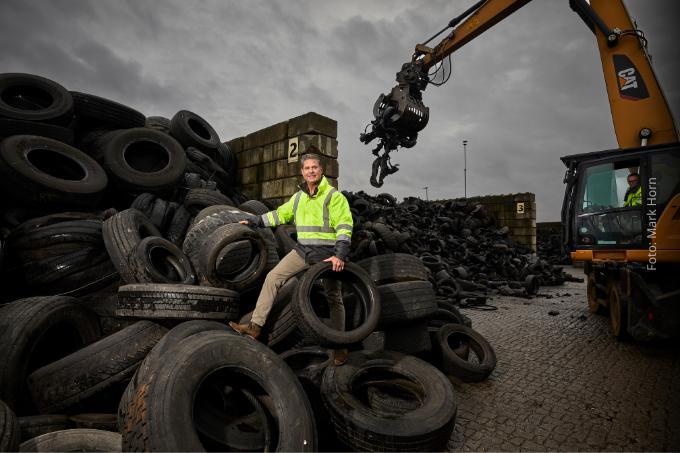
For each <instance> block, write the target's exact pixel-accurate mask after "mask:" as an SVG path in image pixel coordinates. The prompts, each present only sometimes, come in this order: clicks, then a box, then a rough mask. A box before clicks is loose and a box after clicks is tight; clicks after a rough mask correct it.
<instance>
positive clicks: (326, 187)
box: [229, 154, 353, 365]
mask: <svg viewBox="0 0 680 453" xmlns="http://www.w3.org/2000/svg"><path fill="white" fill-rule="evenodd" d="M300 164H301V172H302V177H303V178H304V182H303V183H302V184H300V186H299V187H300V190H299V191H298V192H297V193H295V195H293V196H292V197H291V198H290V200H288V202H286V203H284V204H282V205H281V206H279V208H278V209H276V210H275V211H270V212H268V213H266V214H264V215H262V216H261V217H260V218H258V219H257V221H256V222H254V223H257V226H268V227H276V226H278V225H281V224H284V223H289V222H291V221H293V222H294V223H295V226H296V230H297V244H296V246H295V248H294V249H293V250H292V251H291V252H290V253H288V254H287V255H286V256H285V257H283V259H282V260H281V261H280V262H279V264H277V265H276V267H274V269H272V270H271V271H270V272H269V274H267V277H266V278H265V281H264V284H263V285H262V290H261V291H260V295H259V297H258V299H257V303H256V305H255V310H254V311H253V316H252V318H251V321H250V323H249V324H236V323H234V322H230V323H229V325H230V326H231V327H232V329H234V330H236V331H237V332H240V333H242V334H244V335H249V336H251V337H253V338H254V339H257V338H258V337H259V336H260V332H261V330H262V326H264V324H265V321H266V320H267V315H269V312H270V310H271V308H272V304H273V303H274V298H275V297H276V293H277V292H278V290H279V289H280V288H281V286H283V284H284V283H285V282H286V280H288V279H289V278H290V277H291V276H293V275H294V274H296V273H298V272H299V271H301V270H303V269H305V268H307V267H309V265H310V264H315V263H318V262H320V261H327V262H330V263H332V265H333V271H335V272H340V271H342V270H343V268H344V266H345V261H346V260H347V255H348V254H349V246H350V240H351V237H352V227H353V221H352V214H351V212H350V210H349V203H348V202H347V199H346V198H345V196H344V195H343V194H342V193H340V192H339V191H338V190H337V189H335V188H334V187H333V186H331V185H330V183H329V182H328V180H327V179H326V177H325V176H323V168H322V165H321V159H320V158H319V157H318V156H317V155H314V154H305V155H303V156H302V157H301V159H300ZM241 223H245V224H247V223H249V222H248V221H242V222H241ZM324 286H325V288H326V295H327V296H328V305H329V309H330V318H331V319H330V321H331V327H332V328H334V329H337V330H343V329H344V328H345V308H344V305H343V302H342V294H341V292H340V283H339V282H338V281H337V280H332V279H324ZM333 358H334V362H335V364H336V365H342V364H343V363H345V361H346V360H347V350H346V349H341V350H336V351H334V353H333Z"/></svg>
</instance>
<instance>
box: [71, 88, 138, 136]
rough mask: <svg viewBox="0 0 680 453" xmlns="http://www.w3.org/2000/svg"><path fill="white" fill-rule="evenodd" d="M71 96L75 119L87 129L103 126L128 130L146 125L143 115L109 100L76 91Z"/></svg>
mask: <svg viewBox="0 0 680 453" xmlns="http://www.w3.org/2000/svg"><path fill="white" fill-rule="evenodd" d="M71 96H73V110H74V113H75V115H76V118H78V119H79V120H84V121H85V122H87V123H88V126H89V128H92V127H93V125H98V126H101V125H103V126H107V127H108V128H110V129H128V128H133V127H144V125H145V124H146V117H145V116H144V115H143V114H141V113H140V112H138V111H137V110H135V109H133V108H130V107H128V106H126V105H123V104H119V103H118V102H115V101H112V100H110V99H105V98H102V97H99V96H94V95H92V94H86V93H79V92H77V91H71Z"/></svg>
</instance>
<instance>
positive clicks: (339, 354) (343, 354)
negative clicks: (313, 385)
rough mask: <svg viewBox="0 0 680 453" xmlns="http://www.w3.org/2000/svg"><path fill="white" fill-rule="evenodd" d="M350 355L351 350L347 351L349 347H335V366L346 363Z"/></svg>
mask: <svg viewBox="0 0 680 453" xmlns="http://www.w3.org/2000/svg"><path fill="white" fill-rule="evenodd" d="M348 356H349V352H347V349H335V350H334V351H333V365H335V366H341V365H344V364H345V362H347V357H348Z"/></svg>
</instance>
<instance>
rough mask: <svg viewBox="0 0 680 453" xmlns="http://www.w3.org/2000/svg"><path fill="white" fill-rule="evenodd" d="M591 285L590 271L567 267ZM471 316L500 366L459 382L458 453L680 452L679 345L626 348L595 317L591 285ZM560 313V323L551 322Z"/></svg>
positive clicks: (503, 303)
mask: <svg viewBox="0 0 680 453" xmlns="http://www.w3.org/2000/svg"><path fill="white" fill-rule="evenodd" d="M567 270H568V271H569V272H570V273H571V274H572V275H574V276H578V277H582V276H583V274H582V270H581V269H577V268H573V269H572V268H569V269H567ZM540 295H541V296H540V297H537V298H534V299H530V300H527V299H520V298H512V297H502V298H495V299H493V300H491V301H490V302H489V303H490V304H492V305H495V306H497V307H498V310H497V311H474V310H465V311H464V313H465V314H467V315H469V316H470V317H471V318H472V327H473V328H474V329H475V330H477V331H479V332H480V333H482V334H483V335H484V336H485V337H486V338H487V339H488V340H489V341H490V343H491V344H492V346H493V347H494V349H495V351H496V355H497V358H498V365H497V367H496V369H495V371H494V372H493V374H492V375H491V377H490V378H489V379H488V380H487V381H485V382H481V383H475V384H465V383H462V382H459V381H456V380H454V386H455V389H456V391H457V397H458V405H459V408H458V419H457V424H456V430H455V432H454V436H453V437H452V441H451V443H450V445H449V447H450V449H451V450H452V451H461V450H462V451H489V450H492V451H519V450H524V451H544V450H553V451H555V450H558V451H595V450H597V451H602V450H606V451H660V450H666V451H669V450H672V451H678V450H680V347H679V345H680V343H678V342H674V343H664V344H643V343H633V342H628V343H619V342H617V341H616V340H615V339H614V338H613V337H612V336H611V335H610V334H609V325H608V318H606V317H604V316H599V315H594V314H590V313H589V312H588V308H587V304H586V301H585V283H567V284H565V285H564V286H558V287H544V288H542V289H541V291H540ZM550 311H557V312H559V314H557V315H549V314H548V313H549V312H550Z"/></svg>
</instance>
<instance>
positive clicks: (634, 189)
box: [623, 173, 642, 208]
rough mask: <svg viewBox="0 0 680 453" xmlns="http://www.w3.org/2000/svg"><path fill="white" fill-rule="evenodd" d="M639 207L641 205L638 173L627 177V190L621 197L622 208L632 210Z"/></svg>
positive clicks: (640, 187) (640, 186)
mask: <svg viewBox="0 0 680 453" xmlns="http://www.w3.org/2000/svg"><path fill="white" fill-rule="evenodd" d="M640 205H642V185H641V184H640V175H639V174H638V173H631V174H629V175H628V190H626V195H624V197H623V207H625V208H632V207H634V206H640Z"/></svg>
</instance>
